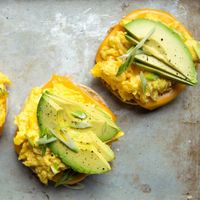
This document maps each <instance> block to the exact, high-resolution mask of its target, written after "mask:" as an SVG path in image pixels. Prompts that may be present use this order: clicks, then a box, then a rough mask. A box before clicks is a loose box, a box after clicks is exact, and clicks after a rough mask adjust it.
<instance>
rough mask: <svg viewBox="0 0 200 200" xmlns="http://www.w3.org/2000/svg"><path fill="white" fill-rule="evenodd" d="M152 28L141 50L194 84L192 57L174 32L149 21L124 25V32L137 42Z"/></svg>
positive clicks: (195, 77)
mask: <svg viewBox="0 0 200 200" xmlns="http://www.w3.org/2000/svg"><path fill="white" fill-rule="evenodd" d="M152 28H155V31H154V33H153V34H152V35H151V37H150V38H149V39H148V41H147V42H146V43H145V45H144V46H143V48H142V50H143V51H144V52H145V53H147V54H148V55H153V56H154V57H156V58H157V59H159V60H161V61H162V62H164V63H166V64H167V65H169V66H170V67H171V68H173V69H175V70H176V71H178V72H179V73H181V74H182V75H184V76H185V77H187V79H188V80H190V82H191V83H192V84H196V83H197V72H196V70H195V65H194V62H193V60H192V55H191V53H190V51H189V49H188V48H187V46H186V45H185V44H184V42H183V41H182V39H181V37H180V36H179V35H178V34H177V33H176V32H174V31H173V30H171V29H170V28H168V27H167V26H166V25H164V24H162V23H160V22H158V21H153V20H149V19H136V20H134V21H131V22H129V23H127V24H126V25H125V29H126V31H127V32H128V33H129V34H130V35H131V36H132V37H134V38H135V40H137V41H141V40H142V38H144V37H145V36H146V35H147V33H148V32H149V31H150V30H151V29H152Z"/></svg>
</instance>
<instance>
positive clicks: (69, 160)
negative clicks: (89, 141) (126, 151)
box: [48, 141, 111, 174]
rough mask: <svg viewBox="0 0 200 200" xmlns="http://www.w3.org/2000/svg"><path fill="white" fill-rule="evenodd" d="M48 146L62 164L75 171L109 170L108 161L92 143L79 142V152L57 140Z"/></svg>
mask: <svg viewBox="0 0 200 200" xmlns="http://www.w3.org/2000/svg"><path fill="white" fill-rule="evenodd" d="M48 147H49V148H50V149H51V151H52V152H53V153H54V154H55V155H56V156H58V157H59V158H60V159H61V160H62V162H63V163H64V164H66V165H67V166H70V168H72V169H73V170H74V171H76V172H79V173H84V174H102V173H106V172H108V171H109V170H111V167H110V165H109V163H108V162H107V161H106V159H105V158H104V157H103V156H102V154H101V153H99V152H98V151H97V149H96V148H95V147H94V146H93V145H84V144H79V148H80V151H79V153H75V152H73V151H71V150H70V149H69V148H67V147H66V146H65V145H64V144H63V143H61V142H59V141H55V142H52V143H50V144H49V145H48Z"/></svg>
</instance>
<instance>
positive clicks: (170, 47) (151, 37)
mask: <svg viewBox="0 0 200 200" xmlns="http://www.w3.org/2000/svg"><path fill="white" fill-rule="evenodd" d="M199 61H200V42H198V41H196V40H195V39H193V37H192V36H191V34H190V33H189V32H188V30H187V29H186V28H185V27H184V26H183V25H182V24H181V23H180V22H179V21H177V20H176V19H175V18H174V17H173V16H172V15H170V14H168V13H166V12H164V11H161V10H153V9H141V10H136V11H133V12H132V13H130V14H129V15H127V16H126V17H124V18H123V19H122V20H121V21H120V22H119V24H117V25H115V26H114V27H112V28H111V29H110V31H109V32H108V35H107V37H106V38H105V39H104V41H103V42H102V44H101V45H100V47H99V49H98V52H97V55H96V65H95V66H94V68H93V69H92V74H93V76H95V77H99V78H101V80H102V81H103V83H104V84H105V85H106V86H107V87H108V89H109V90H110V91H111V92H112V93H113V94H114V95H116V96H117V97H118V98H119V99H120V100H122V101H123V102H125V103H128V104H133V105H135V104H137V105H140V106H142V107H144V108H146V109H149V110H153V109H155V108H158V107H160V106H163V105H165V104H167V103H169V102H170V101H172V100H173V99H174V98H176V96H177V95H178V94H179V93H180V92H181V91H182V90H183V89H184V88H185V86H186V85H190V86H193V85H195V84H197V72H196V67H197V63H198V62H199Z"/></svg>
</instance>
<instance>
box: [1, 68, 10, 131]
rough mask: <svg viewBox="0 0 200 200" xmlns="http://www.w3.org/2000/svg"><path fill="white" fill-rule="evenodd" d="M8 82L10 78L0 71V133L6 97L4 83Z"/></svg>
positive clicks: (3, 119)
mask: <svg viewBox="0 0 200 200" xmlns="http://www.w3.org/2000/svg"><path fill="white" fill-rule="evenodd" d="M8 84H10V80H9V79H8V77H7V76H5V75H4V74H2V73H1V72H0V135H1V133H2V129H3V125H4V123H5V119H6V114H7V110H6V99H7V95H8V92H7V89H6V85H8Z"/></svg>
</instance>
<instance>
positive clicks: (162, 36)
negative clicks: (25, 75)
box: [14, 9, 200, 187]
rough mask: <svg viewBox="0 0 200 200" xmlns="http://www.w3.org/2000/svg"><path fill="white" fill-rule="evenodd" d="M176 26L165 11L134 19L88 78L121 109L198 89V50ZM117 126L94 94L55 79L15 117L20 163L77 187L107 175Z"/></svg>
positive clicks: (105, 47)
mask: <svg viewBox="0 0 200 200" xmlns="http://www.w3.org/2000/svg"><path fill="white" fill-rule="evenodd" d="M149 16H150V17H149ZM123 20H124V21H123ZM165 20H166V21H165ZM170 20H171V21H170ZM172 21H173V22H175V23H174V24H173V26H174V27H175V28H174V27H173V26H172V25H171V26H172V27H171V26H170V25H169V24H171V22H172ZM176 23H177V21H176V19H175V18H174V17H173V16H171V15H169V14H167V13H165V12H163V11H157V10H152V9H141V10H137V11H134V12H132V13H131V14H130V15H128V16H126V17H125V18H123V19H122V21H121V22H120V23H119V24H118V25H116V26H115V27H114V28H113V29H112V31H111V32H109V35H108V36H107V37H106V39H105V40H104V41H103V43H102V45H101V46H100V48H99V50H98V52H97V57H96V62H97V63H96V65H95V66H94V68H93V69H92V74H93V75H94V76H95V77H100V78H101V79H102V80H103V82H104V83H105V84H106V86H107V87H108V88H109V89H110V90H111V91H112V92H113V93H114V94H115V95H116V96H117V97H119V98H120V99H121V100H122V101H123V102H126V103H131V104H132V103H133V101H134V103H135V102H136V103H137V104H138V105H140V106H142V107H144V108H146V109H149V110H153V109H155V108H158V107H160V106H162V105H165V104H167V103H168V102H170V101H171V100H173V99H174V98H175V97H176V96H177V95H178V94H179V92H180V91H182V89H183V88H185V85H190V86H194V85H196V84H197V72H196V65H197V63H198V62H199V60H200V43H199V42H198V41H196V40H194V39H193V38H192V37H191V36H190V34H189V33H188V32H187V30H186V29H185V28H184V27H183V26H182V25H181V24H179V25H178V26H175V24H176ZM109 45H110V46H109ZM112 53H113V54H112ZM131 81H132V82H131ZM131 84H132V85H131ZM134 84H135V85H134ZM133 85H134V89H132V86H133ZM161 86H162V87H163V88H164V89H163V88H161ZM130 88H131V89H132V93H131V92H130ZM160 88H161V89H160ZM180 88H181V89H180ZM155 94H156V95H155ZM134 103H133V104H134ZM115 120H116V119H115V115H114V114H113V113H112V111H111V110H110V109H109V108H108V107H107V106H106V105H105V102H104V101H103V99H102V98H101V97H100V96H99V95H98V94H97V93H95V92H94V91H93V90H91V89H90V88H87V87H85V86H81V85H76V84H74V83H73V82H72V81H71V80H70V79H69V78H67V77H61V76H56V75H54V76H53V77H52V79H51V80H50V81H49V82H48V83H47V84H46V85H45V86H43V87H40V88H33V89H32V91H31V93H30V95H29V97H28V99H27V101H26V103H25V106H24V108H23V110H22V111H21V113H20V114H19V115H18V116H16V119H15V123H16V125H17V127H18V130H17V132H16V135H15V137H14V144H15V149H16V152H17V154H18V156H19V157H18V158H19V160H21V161H22V162H23V164H24V165H25V166H27V167H29V168H31V169H32V171H33V172H34V173H35V174H36V175H37V176H38V178H39V179H40V181H41V182H42V183H44V184H48V182H49V181H53V182H55V186H56V187H57V186H60V185H64V186H67V187H72V185H78V184H79V183H80V182H81V181H82V180H83V179H84V178H86V177H87V176H88V175H91V174H104V173H106V172H109V171H110V170H111V166H110V162H111V161H113V160H114V159H115V154H114V152H113V151H112V149H111V145H112V142H114V141H116V140H118V139H119V138H120V137H121V136H123V134H124V133H123V132H122V131H121V129H120V128H119V127H118V126H117V124H116V123H115Z"/></svg>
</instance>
